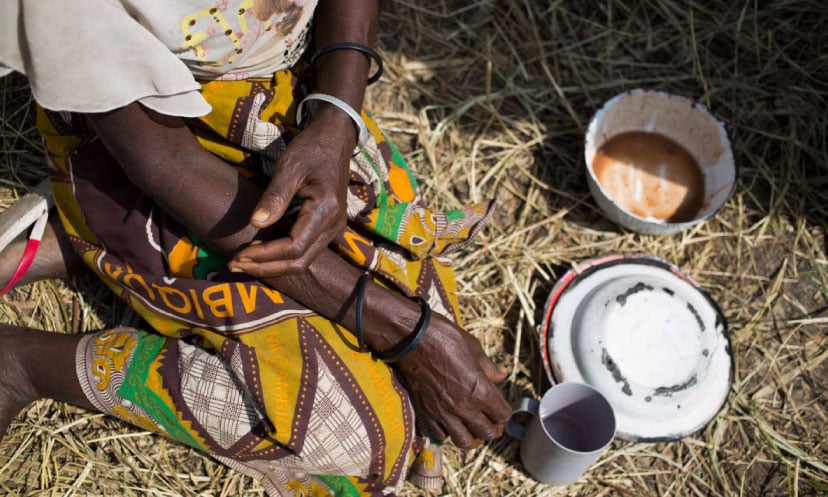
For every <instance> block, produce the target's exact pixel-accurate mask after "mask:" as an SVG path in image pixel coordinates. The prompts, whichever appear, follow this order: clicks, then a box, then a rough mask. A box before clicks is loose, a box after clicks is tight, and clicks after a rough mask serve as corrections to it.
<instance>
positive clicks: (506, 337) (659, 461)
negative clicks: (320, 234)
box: [0, 0, 828, 497]
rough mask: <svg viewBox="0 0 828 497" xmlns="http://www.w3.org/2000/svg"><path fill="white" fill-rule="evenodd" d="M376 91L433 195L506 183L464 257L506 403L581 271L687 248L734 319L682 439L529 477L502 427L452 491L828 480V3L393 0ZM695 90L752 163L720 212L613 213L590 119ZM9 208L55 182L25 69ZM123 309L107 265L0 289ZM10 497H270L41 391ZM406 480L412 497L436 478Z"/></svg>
mask: <svg viewBox="0 0 828 497" xmlns="http://www.w3.org/2000/svg"><path fill="white" fill-rule="evenodd" d="M386 4H387V5H386V10H385V13H384V15H383V30H382V35H381V46H382V49H383V55H384V56H385V58H386V60H387V72H386V76H385V77H384V78H383V81H382V82H381V83H380V84H378V85H376V86H375V87H373V88H371V90H370V92H369V103H370V105H371V107H372V108H373V109H374V111H375V115H376V116H377V118H378V119H379V121H380V123H381V124H382V125H383V126H384V128H385V129H386V130H387V131H388V132H390V133H391V134H392V135H393V136H394V137H395V140H396V142H397V143H398V144H399V145H400V146H401V148H402V149H403V150H404V151H405V153H406V155H407V157H408V158H409V159H410V162H411V163H412V165H413V166H414V167H415V168H416V170H417V171H418V175H419V178H420V180H421V186H422V187H423V188H424V190H425V194H426V195H427V197H428V198H429V199H430V200H431V201H432V202H433V203H435V204H438V205H442V206H448V207H451V206H457V205H460V204H462V203H464V202H467V201H474V200H479V199H483V198H489V197H493V196H495V195H497V196H498V198H499V205H500V209H499V211H498V214H497V216H496V217H495V219H494V220H493V221H492V222H491V224H490V226H489V227H488V229H487V230H485V231H484V232H483V233H482V234H481V236H480V237H479V238H478V239H477V243H476V244H475V246H473V247H471V248H470V249H468V250H465V251H463V253H461V254H459V255H457V256H455V260H456V263H457V268H458V277H459V283H460V291H461V298H462V302H463V306H464V312H465V317H466V320H467V325H468V329H469V330H470V331H471V332H472V333H474V334H475V335H477V336H478V337H479V338H480V339H481V340H482V341H483V343H484V344H485V346H486V348H487V350H488V351H490V353H491V354H492V355H493V356H494V357H495V358H496V359H497V361H498V362H499V363H501V364H503V365H506V366H508V367H509V368H510V371H511V374H510V377H509V379H508V381H507V382H506V383H505V384H504V385H503V391H504V393H505V395H507V397H508V398H509V399H516V398H518V397H521V396H525V395H539V394H540V393H542V392H543V390H544V389H545V388H547V387H548V383H547V381H546V379H545V378H544V374H543V370H542V367H541V364H540V361H539V353H538V339H537V327H538V322H539V318H540V314H541V310H542V308H543V304H544V302H545V300H546V298H547V296H548V293H549V291H550V289H551V288H552V285H553V284H554V282H555V280H556V279H557V278H558V277H560V276H561V275H562V274H563V272H565V271H566V270H567V269H568V268H569V267H571V265H572V264H573V263H575V262H577V261H581V260H584V259H587V258H590V257H594V256H598V255H603V254H608V253H613V252H623V253H648V254H654V255H657V256H659V257H661V258H663V259H666V260H668V261H671V262H673V263H675V264H677V265H679V266H680V267H681V268H682V269H684V270H685V271H687V272H688V273H690V274H691V275H693V276H694V277H695V278H696V279H697V280H698V281H699V282H700V283H701V284H702V285H703V286H704V287H705V288H706V289H707V290H708V291H709V292H710V293H711V295H712V296H713V298H714V299H715V300H716V301H717V302H718V303H719V305H720V306H721V308H722V309H723V312H724V314H725V316H726V318H727V320H728V323H729V327H730V331H731V334H732V342H733V352H734V357H735V377H734V382H733V387H732V390H731V392H730V396H729V398H728V401H727V403H726V405H725V406H724V408H723V409H722V410H721V412H720V413H719V414H718V415H717V416H716V417H715V419H713V421H712V422H711V423H710V424H709V426H707V427H706V428H705V429H704V430H702V431H701V432H699V433H697V434H695V435H693V436H690V437H687V438H685V439H683V440H681V441H677V442H670V443H659V444H636V443H630V442H624V441H616V442H614V443H613V445H612V446H611V448H610V450H609V451H607V452H606V453H605V454H604V455H603V456H602V457H601V458H600V459H599V461H598V462H597V463H596V465H595V466H594V467H593V468H592V469H591V470H590V471H589V472H588V473H587V474H586V475H585V476H584V477H583V478H582V479H581V480H579V481H578V482H576V483H574V484H572V485H570V486H568V487H566V488H556V487H547V486H543V485H539V484H536V483H534V482H533V481H532V480H531V479H530V478H529V477H527V475H526V474H525V473H524V471H523V469H522V467H521V465H520V463H519V460H518V457H517V444H516V443H515V442H514V441H512V440H510V439H508V438H503V439H500V440H498V441H495V442H494V443H491V444H489V445H488V446H486V447H484V448H481V449H478V450H475V451H471V452H461V451H457V450H453V449H449V450H448V453H447V455H446V459H445V463H446V465H445V476H446V486H445V488H444V490H443V494H444V495H451V496H461V495H462V496H569V495H571V496H618V497H622V496H624V497H627V496H653V497H655V496H659V497H661V496H737V495H738V496H782V495H788V496H817V495H828V445H827V444H828V437H826V432H828V430H826V428H825V426H826V424H828V419H826V416H827V415H828V397H827V396H826V393H825V390H826V386H828V361H826V358H828V333H826V330H828V311H827V310H828V256H827V255H826V252H827V251H828V250H826V228H828V193H826V191H828V158H826V157H828V135H827V134H826V127H827V126H828V55H826V54H828V36H826V32H827V31H828V9H826V8H825V6H824V4H823V2H820V1H818V0H779V1H774V2H771V1H765V0H740V1H736V2H732V1H722V0H706V1H704V2H699V1H692V2H680V1H674V0H603V1H598V2H586V1H583V0H542V1H535V0H508V1H507V0H478V1H473V2H464V1H459V0H427V1H414V0H390V1H387V2H386ZM638 87H645V88H656V89H662V90H668V91H672V92H676V93H680V94H683V95H687V96H690V97H693V98H697V99H698V100H699V101H701V102H703V103H704V104H705V105H707V106H708V107H709V108H710V109H712V110H713V111H714V112H715V113H716V114H717V115H718V116H719V117H720V118H721V119H722V120H723V121H724V122H725V123H726V125H727V129H728V132H729V135H730V139H731V141H732V143H733V146H734V153H735V156H736V161H737V163H738V165H739V167H740V177H739V185H738V189H737V190H736V192H735V194H734V195H733V197H732V199H731V200H730V201H729V202H728V203H727V205H726V206H725V207H724V209H722V211H720V212H719V214H718V215H717V216H716V217H715V218H714V219H712V220H710V221H708V222H706V223H704V224H702V225H700V226H698V227H695V228H693V229H690V230H688V231H686V232H683V233H681V234H677V235H670V236H659V237H656V236H642V235H638V234H634V233H630V232H626V231H624V230H621V229H619V228H617V227H616V226H614V225H613V224H611V223H609V222H608V221H606V220H605V219H604V218H603V217H602V215H601V214H600V212H599V211H598V210H597V208H596V206H595V204H594V203H593V202H592V200H591V198H590V196H589V193H588V190H587V187H586V183H585V179H584V174H583V169H582V168H583V165H582V164H583V156H582V146H583V137H584V131H585V128H586V126H587V124H588V122H589V119H590V117H591V115H592V113H593V112H594V111H595V110H596V109H597V108H598V107H599V106H600V105H601V104H602V102H604V101H605V100H606V99H608V98H609V97H611V96H613V95H615V94H617V93H619V92H622V91H625V90H628V89H631V88H638ZM0 92H2V102H1V103H0V105H2V109H0V138H1V139H2V155H0V173H2V174H0V178H2V180H0V181H2V190H1V191H0V206H6V205H9V204H10V203H11V202H13V201H14V199H15V198H16V196H18V195H20V194H22V193H24V192H25V191H27V189H29V188H30V187H31V186H32V185H34V184H35V183H36V182H37V180H38V179H39V178H40V177H42V176H43V175H44V168H43V166H42V161H41V160H40V157H41V152H40V146H39V143H38V138H37V135H36V131H35V129H34V125H33V120H32V109H31V101H30V97H29V95H28V93H27V91H26V88H25V81H23V80H21V79H20V78H6V79H5V80H3V81H0ZM120 312H121V309H119V308H118V307H117V305H116V304H115V301H114V299H113V298H112V297H111V295H110V294H109V293H108V292H107V291H106V290H105V289H104V288H102V287H101V286H100V285H98V284H96V283H95V282H93V281H91V280H86V279H77V280H72V281H68V282H61V281H49V282H41V283H38V284H35V285H31V286H29V287H26V288H21V289H18V290H16V291H15V292H14V293H13V294H12V295H10V296H8V297H5V298H3V299H2V300H0V322H3V323H20V324H25V325H31V326H36V327H43V328H48V329H54V330H58V331H62V332H72V333H74V332H83V331H88V330H96V329H99V328H101V327H104V326H108V325H111V324H113V323H114V322H116V321H117V316H118V314H119V313H120ZM0 494H2V495H6V496H24V495H25V496H34V495H60V496H70V495H80V496H86V495H125V496H173V495H185V496H196V495H205V496H206V495H210V496H235V495H239V496H242V495H243V496H254V495H262V491H261V488H260V487H259V486H258V485H257V484H256V483H255V482H251V481H250V480H248V479H246V478H243V477H240V476H239V475H237V474H235V473H233V472H232V471H229V470H227V469H225V468H223V467H221V466H219V465H217V464H215V463H213V462H212V461H210V460H209V459H206V458H203V457H202V456H200V455H198V454H196V453H194V452H193V451H191V450H189V449H186V448H182V447H180V446H177V445H175V444H172V443H170V442H168V441H165V440H163V439H161V438H158V437H155V436H152V435H149V434H147V433H144V432H140V431H137V430H136V429H133V428H129V427H124V426H122V425H121V424H119V423H118V422H115V421H113V420H111V419H108V418H105V417H103V416H101V415H97V414H92V413H89V412H85V411H82V410H80V409H77V408H74V407H71V406H66V405H62V404H58V403H55V402H50V401H42V402H39V403H37V404H35V405H33V406H32V407H31V408H29V409H28V410H27V411H25V412H24V413H22V414H21V415H20V416H19V417H18V418H17V420H16V421H15V422H14V423H13V424H12V426H11V430H10V432H9V434H8V435H7V436H6V438H5V439H4V440H3V442H2V445H0ZM418 494H419V492H418V491H417V490H416V489H414V488H406V490H405V494H404V495H408V496H413V495H418Z"/></svg>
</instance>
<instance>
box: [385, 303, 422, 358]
mask: <svg viewBox="0 0 828 497" xmlns="http://www.w3.org/2000/svg"><path fill="white" fill-rule="evenodd" d="M411 299H412V300H414V301H416V302H417V303H418V304H420V307H421V308H422V314H421V315H420V321H419V322H417V327H416V328H414V331H413V332H412V333H411V335H412V336H411V339H410V340H409V341H408V343H406V344H405V345H402V344H401V343H400V344H397V345H395V346H394V347H393V348H392V349H391V350H390V351H388V352H385V353H382V352H376V351H374V357H376V358H377V359H379V360H381V361H384V362H397V361H399V360H400V359H402V358H403V357H405V356H407V355H408V354H410V353H411V352H412V351H413V350H414V349H415V348H416V347H417V345H419V344H420V342H421V341H422V340H423V337H425V334H426V330H427V329H428V323H429V321H430V320H431V307H429V306H428V302H426V301H425V299H423V298H422V297H411ZM395 350H396V352H395Z"/></svg>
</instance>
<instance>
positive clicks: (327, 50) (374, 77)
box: [311, 42, 383, 85]
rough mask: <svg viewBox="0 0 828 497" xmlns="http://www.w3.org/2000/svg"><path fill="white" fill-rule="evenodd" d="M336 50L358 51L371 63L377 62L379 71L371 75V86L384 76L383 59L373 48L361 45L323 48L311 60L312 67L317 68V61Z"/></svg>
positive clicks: (343, 44) (345, 43)
mask: <svg viewBox="0 0 828 497" xmlns="http://www.w3.org/2000/svg"><path fill="white" fill-rule="evenodd" d="M336 50H356V51H357V52H360V53H362V54H364V55H365V56H367V57H368V58H369V62H370V59H374V61H376V63H377V71H376V72H375V73H374V74H373V75H371V77H370V78H368V84H369V85H370V84H373V83H376V82H377V80H379V79H380V76H382V71H383V66H382V57H380V56H379V54H378V53H377V52H375V51H374V49H372V48H371V47H369V46H366V45H361V44H359V43H351V42H342V43H333V44H331V45H328V46H326V47H322V48H320V49H319V50H317V51H316V53H315V54H313V57H312V58H311V66H314V67H316V61H317V60H319V59H320V58H321V57H322V56H323V55H325V54H329V53H331V52H334V51H336Z"/></svg>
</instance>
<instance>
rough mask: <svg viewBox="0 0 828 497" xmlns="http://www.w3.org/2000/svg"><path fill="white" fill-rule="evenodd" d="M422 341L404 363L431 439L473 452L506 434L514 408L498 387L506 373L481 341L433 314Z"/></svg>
mask: <svg viewBox="0 0 828 497" xmlns="http://www.w3.org/2000/svg"><path fill="white" fill-rule="evenodd" d="M432 323H433V325H432V326H430V327H429V329H428V331H427V334H426V337H425V339H424V340H423V342H422V343H421V344H420V345H419V346H418V347H417V348H416V349H415V350H414V351H413V352H412V353H411V354H409V355H407V356H405V357H404V358H403V359H402V360H400V361H399V363H398V365H399V369H400V372H401V373H402V374H403V376H404V377H405V380H406V381H405V383H406V387H407V389H408V392H409V394H410V396H411V401H412V403H413V404H414V409H415V411H416V412H417V415H418V416H419V417H421V418H425V422H426V426H427V427H428V430H429V433H428V435H430V436H431V437H432V438H435V439H438V440H442V439H444V438H446V437H447V436H450V437H451V439H452V441H453V442H454V444H455V445H456V446H458V447H460V448H463V449H468V448H474V447H479V446H480V445H481V444H482V443H483V442H484V441H487V440H492V439H494V438H497V437H499V436H500V435H502V434H503V427H504V425H505V423H506V421H507V420H508V419H509V416H511V414H512V408H511V406H510V405H509V403H508V402H506V399H504V398H503V396H502V395H501V393H500V391H499V390H498V389H497V386H496V385H495V383H496V382H499V381H502V380H504V379H505V378H506V374H507V373H506V371H504V370H503V369H501V368H500V367H499V366H497V365H496V364H495V363H494V362H492V360H491V359H489V357H488V356H486V354H485V353H484V352H483V347H482V346H481V345H480V342H479V341H478V340H477V339H476V338H474V337H473V336H472V335H471V334H469V333H467V332H465V331H463V330H461V329H459V328H457V327H455V326H454V325H452V324H451V323H449V322H448V321H447V320H445V319H443V318H442V317H435V316H434V315H432Z"/></svg>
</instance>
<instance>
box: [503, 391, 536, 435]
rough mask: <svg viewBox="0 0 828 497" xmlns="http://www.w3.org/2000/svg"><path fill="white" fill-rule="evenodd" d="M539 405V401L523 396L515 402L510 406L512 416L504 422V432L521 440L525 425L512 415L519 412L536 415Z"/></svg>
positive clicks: (524, 432)
mask: <svg viewBox="0 0 828 497" xmlns="http://www.w3.org/2000/svg"><path fill="white" fill-rule="evenodd" d="M539 406H540V402H538V401H537V400H535V399H530V398H528V397H523V398H522V399H520V400H518V401H517V402H515V404H514V405H513V406H512V417H511V418H509V421H508V422H507V423H506V433H508V434H509V435H510V436H511V437H514V438H517V439H518V440H523V436H524V435H525V434H526V427H525V426H523V425H521V424H519V423H518V422H517V421H515V420H514V416H515V414H518V413H521V412H528V413H529V414H532V415H535V416H537V414H538V407H539Z"/></svg>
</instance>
